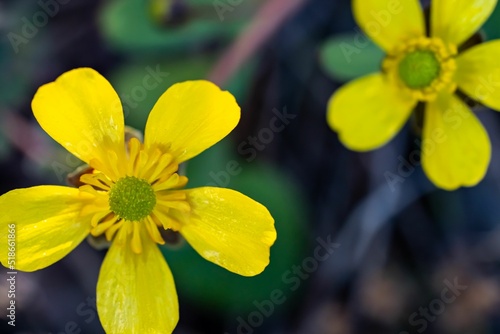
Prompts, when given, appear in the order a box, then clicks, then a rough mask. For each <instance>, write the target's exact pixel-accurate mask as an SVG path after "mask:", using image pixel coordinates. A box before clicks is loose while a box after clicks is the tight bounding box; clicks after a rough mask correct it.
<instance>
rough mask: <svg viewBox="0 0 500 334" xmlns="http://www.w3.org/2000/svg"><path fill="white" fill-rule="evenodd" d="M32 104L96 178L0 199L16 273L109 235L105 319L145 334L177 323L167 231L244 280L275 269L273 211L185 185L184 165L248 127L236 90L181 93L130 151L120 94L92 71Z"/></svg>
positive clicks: (100, 293)
mask: <svg viewBox="0 0 500 334" xmlns="http://www.w3.org/2000/svg"><path fill="white" fill-rule="evenodd" d="M32 108H33V112H34V115H35V117H36V119H37V121H38V122H39V123H40V125H41V126H42V128H43V129H44V130H45V131H46V132H47V133H48V134H49V135H50V136H51V137H52V138H54V139H55V140H56V141H57V142H58V143H59V144H61V145H62V146H64V147H65V148H66V149H67V150H68V151H69V152H71V153H72V154H74V155H75V156H76V157H78V158H80V159H81V160H82V161H84V162H86V163H87V164H89V165H90V166H91V167H92V168H93V169H94V170H93V172H92V173H88V174H84V175H83V176H82V177H81V182H83V183H84V184H85V185H83V186H81V187H80V188H78V189H76V188H70V187H62V186H38V187H32V188H27V189H17V190H13V191H10V192H8V193H6V194H4V195H2V196H1V197H0V210H1V211H2V215H1V218H0V229H1V230H0V232H1V234H0V235H1V237H0V238H1V239H2V240H1V244H2V246H1V247H0V249H1V251H0V261H1V262H2V263H3V265H4V266H7V263H8V257H9V254H8V252H7V249H6V247H5V246H6V245H7V239H6V238H7V233H6V232H7V226H8V225H10V224H12V223H14V224H15V226H16V227H15V229H16V254H15V255H16V259H15V269H18V270H23V271H34V270H38V269H41V268H45V267H47V266H49V265H51V264H53V263H55V262H56V261H59V260H60V259H61V258H63V257H64V256H65V255H66V254H68V253H69V252H70V251H71V250H73V249H74V248H75V247H76V246H77V245H78V244H79V243H80V242H81V241H82V240H83V239H84V238H85V237H86V236H87V235H88V234H89V233H90V234H92V235H93V236H99V235H101V234H104V235H105V237H106V238H107V239H108V240H110V241H112V243H111V247H110V249H109V251H108V253H107V254H106V257H105V259H104V262H103V264H102V267H101V271H100V273H99V279H98V283H97V310H98V313H99V317H100V320H101V323H102V325H103V327H104V329H105V330H106V332H108V333H141V334H142V333H169V332H172V331H173V329H174V327H175V325H176V324H177V321H178V318H179V311H178V303H177V294H176V290H175V285H174V281H173V278H172V274H171V272H170V269H169V267H168V265H167V263H166V261H165V259H164V258H163V256H162V254H161V252H160V250H159V248H158V247H157V245H156V244H163V243H164V240H163V238H162V236H161V234H160V233H159V229H171V230H174V231H178V232H180V233H181V234H182V235H183V236H184V238H185V239H186V240H187V241H188V242H189V243H190V244H191V246H192V247H193V248H194V249H195V250H196V251H197V252H198V253H199V254H200V255H201V256H202V257H204V258H205V259H207V260H208V261H211V262H213V263H215V264H218V265H220V266H222V267H224V268H226V269H227V270H229V271H231V272H234V273H237V274H240V275H243V276H253V275H257V274H259V273H261V272H262V271H263V270H264V268H265V267H266V266H267V265H268V263H269V251H270V247H271V245H272V244H273V243H274V241H275V239H276V230H275V228H274V220H273V218H272V217H271V215H270V213H269V212H268V210H267V209H266V208H265V207H264V206H262V205H261V204H259V203H257V202H255V201H253V200H252V199H250V198H248V197H246V196H244V195H242V194H241V193H239V192H236V191H234V190H230V189H222V188H211V187H203V188H195V189H186V190H180V189H179V188H182V187H184V186H185V185H186V183H187V181H188V180H187V178H186V177H185V176H180V175H179V174H178V173H177V170H178V164H180V163H181V162H183V161H186V160H188V159H190V158H192V157H194V156H196V155H197V154H199V153H200V152H202V151H204V150H205V149H207V148H208V147H210V146H212V145H214V144H215V143H217V142H218V141H219V140H221V139H222V138H224V137H225V136H226V135H227V134H228V133H229V132H230V131H231V130H232V129H233V128H234V127H235V126H236V124H237V123H238V121H239V118H240V108H239V106H238V104H237V103H236V101H235V99H234V97H233V96H232V95H231V94H230V93H229V92H226V91H221V90H220V89H219V88H218V87H217V86H215V85H214V84H212V83H210V82H208V81H188V82H183V83H179V84H175V85H173V86H171V87H170V88H169V89H168V90H167V91H166V92H165V93H164V94H163V95H162V96H161V97H160V99H159V100H158V102H157V103H156V105H155V106H154V108H153V110H152V111H151V113H150V115H149V119H148V122H147V125H146V129H145V138H144V143H143V144H142V143H140V142H139V140H137V139H135V138H133V139H131V140H130V141H129V142H128V143H125V139H124V119H123V112H122V107H121V103H120V100H119V97H118V95H117V94H116V92H115V91H114V89H113V88H112V86H111V85H110V84H109V82H108V81H107V80H106V79H105V78H103V77H102V76H101V75H100V74H99V73H97V72H96V71H94V70H92V69H89V68H81V69H75V70H72V71H69V72H67V73H64V74H63V75H61V76H60V77H59V78H58V79H57V80H56V81H54V82H51V83H49V84H46V85H44V86H42V87H40V89H39V90H38V91H37V93H36V94H35V97H34V99H33V102H32ZM126 145H127V146H126ZM11 255H12V254H11Z"/></svg>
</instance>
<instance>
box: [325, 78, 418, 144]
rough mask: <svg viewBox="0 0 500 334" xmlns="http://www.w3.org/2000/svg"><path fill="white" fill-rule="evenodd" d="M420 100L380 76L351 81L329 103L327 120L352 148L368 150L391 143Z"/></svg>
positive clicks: (341, 139)
mask: <svg viewBox="0 0 500 334" xmlns="http://www.w3.org/2000/svg"><path fill="white" fill-rule="evenodd" d="M416 104H417V101H416V100H415V99H414V98H413V97H411V96H410V95H409V94H407V93H405V92H404V91H402V90H399V89H397V87H395V86H393V85H392V84H390V83H389V82H388V81H387V80H386V78H385V76H384V75H383V74H380V73H377V74H372V75H369V76H365V77H362V78H360V79H356V80H354V81H351V82H350V83H348V84H346V85H344V86H343V87H341V88H340V89H338V90H337V91H336V92H335V94H333V96H332V97H331V98H330V101H329V102H328V115H327V120H328V124H329V125H330V127H331V128H332V129H333V130H335V131H337V132H338V133H339V138H340V141H341V142H342V143H343V144H344V145H345V146H346V147H348V148H349V149H351V150H355V151H368V150H373V149H376V148H378V147H380V146H382V145H384V144H386V143H387V142H388V141H389V140H391V139H392V138H393V137H394V136H395V135H396V134H397V133H398V132H399V130H400V129H401V128H402V127H403V125H404V124H405V122H406V121H407V119H408V117H409V116H410V113H411V111H412V109H413V108H414V107H415V105H416Z"/></svg>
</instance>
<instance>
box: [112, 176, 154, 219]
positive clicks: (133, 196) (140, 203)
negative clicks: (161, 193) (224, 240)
mask: <svg viewBox="0 0 500 334" xmlns="http://www.w3.org/2000/svg"><path fill="white" fill-rule="evenodd" d="M155 205H156V195H155V192H154V190H153V188H152V187H151V185H150V184H149V183H148V182H147V181H146V180H143V179H139V178H137V177H134V176H126V177H124V178H121V179H119V180H118V181H117V182H116V183H115V184H114V185H113V186H112V187H111V190H110V191H109V206H110V209H111V211H113V212H114V213H115V214H116V215H118V216H119V217H120V218H123V219H125V220H128V221H140V220H142V219H144V218H146V217H147V216H148V215H149V214H151V212H152V211H153V208H154V207H155Z"/></svg>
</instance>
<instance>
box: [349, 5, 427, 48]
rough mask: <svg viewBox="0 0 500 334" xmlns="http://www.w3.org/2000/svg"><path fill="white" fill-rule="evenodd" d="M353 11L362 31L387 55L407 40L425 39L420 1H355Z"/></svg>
mask: <svg viewBox="0 0 500 334" xmlns="http://www.w3.org/2000/svg"><path fill="white" fill-rule="evenodd" d="M353 11H354V17H355V18H356V22H357V23H358V25H359V26H360V27H361V29H363V31H364V32H365V33H366V34H367V35H368V36H369V37H370V38H371V39H372V40H373V41H374V42H375V43H377V44H378V45H379V46H380V47H381V48H382V49H384V50H385V51H387V52H391V51H392V50H393V49H394V48H395V47H397V46H398V45H400V44H401V43H402V42H404V41H406V40H408V39H411V38H416V37H422V36H425V24H424V15H423V12H422V8H421V6H420V2H419V1H418V0H406V1H397V0H354V1H353Z"/></svg>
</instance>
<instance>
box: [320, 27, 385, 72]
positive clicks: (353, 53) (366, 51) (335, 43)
mask: <svg viewBox="0 0 500 334" xmlns="http://www.w3.org/2000/svg"><path fill="white" fill-rule="evenodd" d="M383 58H384V52H383V51H382V50H381V49H380V48H379V47H378V46H377V45H375V44H374V43H373V42H372V41H371V40H370V39H369V38H368V37H366V36H365V35H363V34H362V33H361V32H359V31H358V32H352V33H345V34H340V35H336V36H335V37H332V38H330V39H328V40H327V41H326V42H325V43H323V45H322V46H321V49H320V61H321V65H322V67H323V69H324V70H325V72H326V73H327V74H328V75H330V76H332V78H334V79H337V80H340V81H350V80H352V79H355V78H358V77H361V76H364V75H366V74H369V73H373V72H378V71H380V65H381V62H382V60H383Z"/></svg>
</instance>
